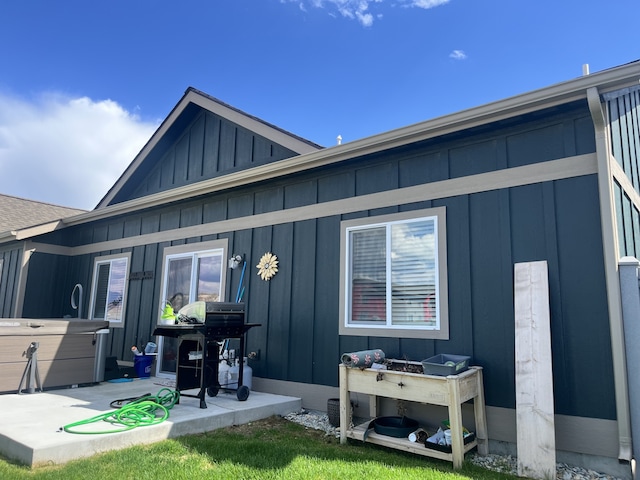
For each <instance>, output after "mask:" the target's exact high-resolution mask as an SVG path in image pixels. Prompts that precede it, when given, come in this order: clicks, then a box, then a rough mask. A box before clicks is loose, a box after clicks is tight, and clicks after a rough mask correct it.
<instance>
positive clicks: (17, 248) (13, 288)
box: [0, 243, 22, 318]
mask: <svg viewBox="0 0 640 480" xmlns="http://www.w3.org/2000/svg"><path fill="white" fill-rule="evenodd" d="M21 268H22V244H21V243H20V244H14V245H11V244H10V245H8V246H5V247H3V248H2V249H0V318H10V317H13V315H14V310H15V306H16V301H17V299H16V295H17V289H18V282H19V280H20V270H21Z"/></svg>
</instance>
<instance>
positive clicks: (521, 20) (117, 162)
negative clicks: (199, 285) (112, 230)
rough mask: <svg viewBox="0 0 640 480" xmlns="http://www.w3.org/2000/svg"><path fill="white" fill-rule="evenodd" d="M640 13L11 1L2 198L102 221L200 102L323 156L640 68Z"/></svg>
mask: <svg viewBox="0 0 640 480" xmlns="http://www.w3.org/2000/svg"><path fill="white" fill-rule="evenodd" d="M639 17H640V2H638V0H602V1H600V0H582V1H579V0H563V1H557V0H554V1H551V0H539V1H537V2H523V1H517V0H494V1H481V0H180V1H177V0H153V1H152V0H112V1H110V2H89V1H87V0H82V1H80V0H67V1H64V2H63V1H59V2H54V1H51V0H5V1H3V2H2V3H1V4H0V178H2V183H1V184H0V185H1V186H0V193H3V194H8V195H15V196H19V197H23V198H29V199H33V200H39V201H44V202H49V203H54V204H59V205H65V206H71V207H77V208H85V209H92V208H93V207H94V206H95V205H96V204H97V203H98V201H99V200H100V199H101V198H102V196H104V195H105V194H106V192H107V190H108V189H109V187H110V186H111V185H112V184H113V183H114V182H115V180H116V179H117V178H118V176H119V175H120V174H121V173H122V172H123V171H124V169H125V168H126V166H127V165H128V164H129V163H130V162H131V161H132V160H133V158H134V157H135V155H136V154H137V153H138V152H139V151H140V149H141V148H142V146H143V145H144V143H145V142H146V141H147V140H148V139H149V137H150V136H151V135H152V134H153V132H154V131H155V129H156V128H157V126H158V125H159V123H160V122H161V121H162V120H163V119H164V118H165V117H166V116H167V115H168V114H169V112H170V111H171V109H172V108H173V107H174V106H175V104H176V103H177V102H178V101H179V100H180V98H181V97H182V95H183V94H184V91H185V90H186V89H187V88H188V87H189V86H193V87H195V88H197V89H200V90H202V91H204V92H206V93H208V94H210V95H212V96H214V97H217V98H219V99H220V100H222V101H224V102H226V103H229V104H231V105H233V106H235V107H237V108H239V109H241V110H244V111H245V112H247V113H249V114H251V115H255V116H257V117H260V118H262V119H264V120H266V121H268V122H271V123H273V124H275V125H277V126H279V127H281V128H284V129H286V130H289V131H290V132H292V133H295V134H297V135H300V136H302V137H304V138H307V139H309V140H312V141H314V142H316V143H319V144H321V145H324V146H332V145H334V144H335V143H336V137H337V136H338V135H341V136H342V138H343V143H346V142H349V141H353V140H357V139H360V138H364V137H368V136H370V135H374V134H377V133H382V132H385V131H388V130H392V129H395V128H400V127H404V126H407V125H411V124H413V123H416V122H420V121H423V120H429V119H431V118H435V117H438V116H441V115H445V114H448V113H453V112H457V111H460V110H464V109H467V108H472V107H475V106H479V105H483V104H485V103H488V102H492V101H495V100H500V99H503V98H507V97H510V96H513V95H517V94H521V93H525V92H528V91H531V90H535V89H538V88H543V87H547V86H549V85H553V84H555V83H559V82H563V81H566V80H571V79H573V78H576V77H578V76H580V75H581V74H582V65H583V64H589V66H590V70H591V72H595V71H600V70H603V69H606V68H610V67H614V66H617V65H621V64H624V63H627V62H630V61H634V60H637V59H640V49H639V48H638V46H639V45H640V29H638V28H637V27H634V26H633V25H632V24H631V22H629V21H628V20H627V19H632V18H639Z"/></svg>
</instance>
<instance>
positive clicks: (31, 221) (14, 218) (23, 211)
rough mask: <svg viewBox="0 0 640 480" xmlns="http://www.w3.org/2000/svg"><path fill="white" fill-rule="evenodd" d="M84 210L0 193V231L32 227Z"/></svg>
mask: <svg viewBox="0 0 640 480" xmlns="http://www.w3.org/2000/svg"><path fill="white" fill-rule="evenodd" d="M85 211H86V210H79V209H77V208H69V207H61V206H58V205H51V204H49V203H43V202H37V201H35V200H26V199H24V198H18V197H12V196H9V195H2V194H0V232H8V231H11V230H19V229H21V228H26V227H32V226H35V225H40V224H42V223H47V222H52V221H54V220H59V219H61V218H65V217H70V216H73V215H78V214H80V213H84V212H85Z"/></svg>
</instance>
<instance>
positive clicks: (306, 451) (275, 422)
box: [0, 417, 517, 480]
mask: <svg viewBox="0 0 640 480" xmlns="http://www.w3.org/2000/svg"><path fill="white" fill-rule="evenodd" d="M139 431H140V435H144V427H142V428H140V429H139ZM218 478H219V479H225V480H240V479H242V480H244V479H260V480H263V479H265V480H270V479H278V480H295V479H301V480H302V479H304V480H313V479H340V480H343V479H345V480H346V479H354V480H365V479H366V480H371V479H399V480H410V479H420V480H432V479H438V480H458V479H478V480H483V479H487V480H489V479H516V478H517V477H514V476H510V475H504V474H500V473H495V472H490V471H488V470H484V469H481V468H479V467H476V466H473V465H471V464H469V463H467V462H465V464H464V466H463V468H462V469H461V470H457V471H454V470H453V469H452V468H451V464H450V463H449V462H443V461H439V460H434V459H431V458H427V457H422V456H418V455H413V454H410V453H406V452H400V451H397V450H392V449H388V448H384V447H379V446H376V445H371V444H363V443H362V442H357V441H349V444H347V445H340V443H339V440H338V439H336V438H333V437H329V436H325V434H324V432H321V431H318V430H312V429H307V428H305V427H303V426H302V425H298V424H296V423H293V422H289V421H287V420H285V419H283V418H280V417H271V418H268V419H266V420H261V421H258V422H252V423H250V424H247V425H243V426H237V427H229V428H224V429H220V430H216V431H213V432H209V433H206V434H199V435H187V436H184V437H181V438H177V439H172V440H165V441H163V442H159V443H155V444H153V445H146V446H135V447H131V448H127V449H125V450H117V451H112V452H109V453H105V454H101V455H96V456H95V457H92V458H89V459H84V460H76V461H72V462H69V463H67V464H65V465H62V466H46V467H40V468H35V469H30V468H27V467H23V466H19V465H15V464H13V463H11V462H9V461H6V460H4V459H0V479H6V480H21V479H47V480H48V479H60V480H63V479H64V480H73V479H96V480H98V479H100V480H101V479H114V480H115V479H118V480H120V479H132V480H133V479H135V480H146V479H167V480H169V479H171V480H182V479H184V480H187V479H188V480H194V479H218Z"/></svg>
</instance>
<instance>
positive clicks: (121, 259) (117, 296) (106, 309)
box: [89, 254, 131, 327]
mask: <svg viewBox="0 0 640 480" xmlns="http://www.w3.org/2000/svg"><path fill="white" fill-rule="evenodd" d="M130 257H131V254H119V255H109V256H106V257H98V258H96V259H95V263H94V265H93V281H92V287H91V306H90V310H89V311H90V318H91V319H93V320H107V321H108V322H109V326H111V327H122V326H124V314H125V307H126V297H127V295H126V294H127V278H128V276H129V259H130Z"/></svg>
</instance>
